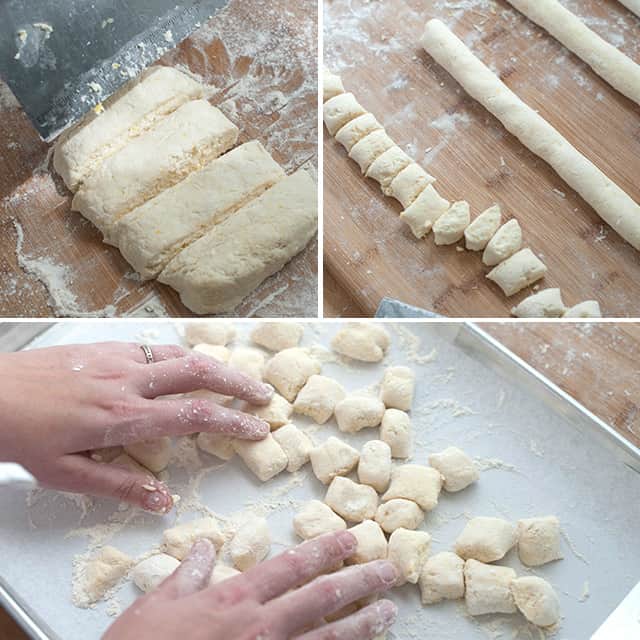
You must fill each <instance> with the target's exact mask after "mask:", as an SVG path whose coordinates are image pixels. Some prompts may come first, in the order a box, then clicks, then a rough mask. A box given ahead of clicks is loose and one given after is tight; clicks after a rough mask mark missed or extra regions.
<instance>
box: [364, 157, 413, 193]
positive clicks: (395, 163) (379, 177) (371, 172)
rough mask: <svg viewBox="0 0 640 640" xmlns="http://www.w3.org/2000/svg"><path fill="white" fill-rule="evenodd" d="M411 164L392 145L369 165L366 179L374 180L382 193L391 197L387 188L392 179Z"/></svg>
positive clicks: (409, 159) (408, 158)
mask: <svg viewBox="0 0 640 640" xmlns="http://www.w3.org/2000/svg"><path fill="white" fill-rule="evenodd" d="M412 162H413V160H411V158H410V157H409V156H408V155H407V154H406V153H405V152H404V151H403V150H402V149H401V148H400V147H399V146H398V145H394V146H393V147H391V148H389V149H387V150H386V151H385V152H384V153H382V154H380V155H379V156H378V157H377V158H376V159H375V160H374V161H373V162H372V163H371V166H370V167H369V168H368V169H367V173H366V177H367V178H372V179H373V180H376V181H377V182H378V183H379V184H380V187H381V188H382V193H384V194H385V195H391V192H390V190H389V186H390V185H391V183H392V182H393V180H394V178H395V177H396V176H397V175H398V174H399V173H400V172H401V171H402V170H403V169H405V168H406V167H408V166H409V165H410V164H411V163H412Z"/></svg>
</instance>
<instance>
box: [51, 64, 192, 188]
mask: <svg viewBox="0 0 640 640" xmlns="http://www.w3.org/2000/svg"><path fill="white" fill-rule="evenodd" d="M201 97H202V85H200V84H199V83H198V82H196V81H195V80H192V79H191V78H190V77H189V76H187V75H185V74H184V73H180V71H176V70H175V69H172V68H171V67H153V68H151V69H149V70H148V71H147V72H145V73H144V74H143V75H142V78H141V79H140V81H139V82H137V83H136V84H134V85H133V86H131V85H127V86H125V87H124V88H123V90H122V92H119V93H118V94H116V95H115V96H114V97H113V98H111V99H110V100H109V104H108V106H107V107H106V109H105V111H104V112H103V113H102V114H101V115H99V116H95V117H92V118H91V119H89V120H88V121H87V122H86V124H83V125H81V126H80V127H79V128H76V129H73V130H72V131H70V132H69V133H68V134H66V135H64V136H63V137H62V140H61V142H60V143H59V144H58V145H56V149H55V152H54V155H53V166H54V168H55V170H56V171H57V172H58V173H59V174H60V175H61V176H62V179H63V180H64V183H65V184H66V185H67V187H69V189H71V191H76V190H77V188H78V186H79V185H80V183H81V182H82V181H83V180H84V179H85V178H86V177H87V176H88V175H90V174H91V173H93V171H95V169H96V168H97V167H98V166H99V165H100V163H101V162H102V161H103V160H104V159H105V158H107V157H108V156H110V155H112V154H113V153H115V152H116V151H118V149H121V148H122V147H124V146H125V145H126V144H127V142H129V140H131V139H133V138H135V137H137V136H139V135H140V134H142V133H144V132H145V131H148V130H149V129H151V128H152V127H153V126H154V125H155V124H156V123H157V122H158V121H159V120H161V119H162V118H163V117H164V116H166V115H169V114H170V113H173V112H174V111H175V110H176V109H177V108H178V107H180V106H182V105H183V104H184V103H185V102H188V101H190V100H195V99H197V98H201Z"/></svg>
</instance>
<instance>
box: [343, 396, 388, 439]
mask: <svg viewBox="0 0 640 640" xmlns="http://www.w3.org/2000/svg"><path fill="white" fill-rule="evenodd" d="M384 412H385V406H384V403H383V402H382V400H380V399H378V398H376V397H375V396H370V395H365V394H359V393H353V394H349V395H348V396H347V397H346V398H344V399H343V400H341V401H340V402H338V404H337V405H336V408H335V414H336V422H337V423H338V428H339V429H340V431H343V432H344V433H356V432H357V431H360V430H361V429H366V428H367V427H377V426H378V425H379V424H380V423H381V422H382V417H383V416H384Z"/></svg>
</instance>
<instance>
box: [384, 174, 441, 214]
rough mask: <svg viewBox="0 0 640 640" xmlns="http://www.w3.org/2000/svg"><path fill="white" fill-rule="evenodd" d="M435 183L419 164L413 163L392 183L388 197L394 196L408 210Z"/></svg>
mask: <svg viewBox="0 0 640 640" xmlns="http://www.w3.org/2000/svg"><path fill="white" fill-rule="evenodd" d="M435 181H436V179H435V178H434V177H433V176H431V175H429V174H428V173H427V172H426V171H425V170H424V169H423V168H422V167H421V166H420V165H419V164H417V163H416V162H412V163H411V164H409V165H408V166H406V167H405V168H404V169H402V171H400V173H398V175H397V176H396V177H395V178H394V179H393V180H392V181H391V184H390V185H389V190H388V193H387V194H386V195H388V196H393V197H394V198H395V199H396V200H397V201H398V202H400V204H401V205H402V206H403V207H404V208H405V209H406V208H407V207H409V206H411V205H412V204H413V203H414V202H415V200H416V198H417V197H418V196H419V195H420V194H421V193H422V192H423V191H424V190H425V189H426V188H427V187H428V186H429V185H430V184H432V183H434V182H435Z"/></svg>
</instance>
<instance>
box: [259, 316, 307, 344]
mask: <svg viewBox="0 0 640 640" xmlns="http://www.w3.org/2000/svg"><path fill="white" fill-rule="evenodd" d="M303 333H304V327H303V326H302V325H301V324H297V323H296V322H282V321H280V322H262V323H261V324H259V325H258V326H257V327H256V328H255V329H254V330H253V331H252V332H251V340H252V342H255V343H256V344H258V345H260V346H261V347H264V348H265V349H269V351H284V349H292V348H293V347H297V346H298V345H299V344H300V340H301V339H302V334H303Z"/></svg>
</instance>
